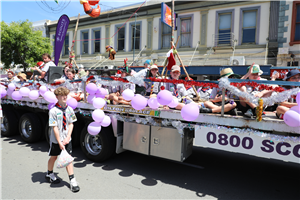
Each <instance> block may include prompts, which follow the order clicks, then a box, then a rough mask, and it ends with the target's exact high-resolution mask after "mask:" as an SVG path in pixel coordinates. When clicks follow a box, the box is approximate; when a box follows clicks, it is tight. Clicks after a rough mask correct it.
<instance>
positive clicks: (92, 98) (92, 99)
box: [86, 94, 96, 104]
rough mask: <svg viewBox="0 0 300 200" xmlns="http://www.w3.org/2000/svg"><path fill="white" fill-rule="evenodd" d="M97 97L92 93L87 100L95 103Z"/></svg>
mask: <svg viewBox="0 0 300 200" xmlns="http://www.w3.org/2000/svg"><path fill="white" fill-rule="evenodd" d="M95 98H96V97H95V95H94V94H90V95H89V96H88V97H87V98H86V100H87V101H88V102H89V103H90V104H93V101H94V99H95Z"/></svg>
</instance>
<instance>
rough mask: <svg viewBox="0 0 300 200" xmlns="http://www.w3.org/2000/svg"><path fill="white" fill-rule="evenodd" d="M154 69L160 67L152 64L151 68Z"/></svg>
mask: <svg viewBox="0 0 300 200" xmlns="http://www.w3.org/2000/svg"><path fill="white" fill-rule="evenodd" d="M152 69H158V67H157V65H151V66H150V70H152Z"/></svg>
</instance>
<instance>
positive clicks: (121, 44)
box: [117, 27, 125, 51]
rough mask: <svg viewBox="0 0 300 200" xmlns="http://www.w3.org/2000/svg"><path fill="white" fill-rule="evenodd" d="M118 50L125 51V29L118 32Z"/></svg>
mask: <svg viewBox="0 0 300 200" xmlns="http://www.w3.org/2000/svg"><path fill="white" fill-rule="evenodd" d="M117 40H118V50H119V51H120V50H124V51H125V27H122V28H121V29H120V30H119V31H118V39H117Z"/></svg>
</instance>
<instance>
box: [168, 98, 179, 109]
mask: <svg viewBox="0 0 300 200" xmlns="http://www.w3.org/2000/svg"><path fill="white" fill-rule="evenodd" d="M178 104H179V102H178V99H177V98H176V97H173V99H172V101H171V103H169V104H168V106H169V107H170V108H176V106H178Z"/></svg>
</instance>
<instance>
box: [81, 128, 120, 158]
mask: <svg viewBox="0 0 300 200" xmlns="http://www.w3.org/2000/svg"><path fill="white" fill-rule="evenodd" d="M88 125H89V123H88V124H87V125H86V126H85V127H84V128H83V129H82V131H81V135H80V147H81V150H82V151H83V153H84V154H85V155H86V157H87V158H88V159H90V160H92V161H94V162H102V161H104V160H107V159H108V158H110V157H111V156H113V155H114V153H115V150H116V138H115V136H114V134H113V130H112V126H111V125H110V126H109V127H102V129H101V131H100V133H99V134H98V135H96V136H93V135H90V134H89V133H88V132H87V127H88Z"/></svg>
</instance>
